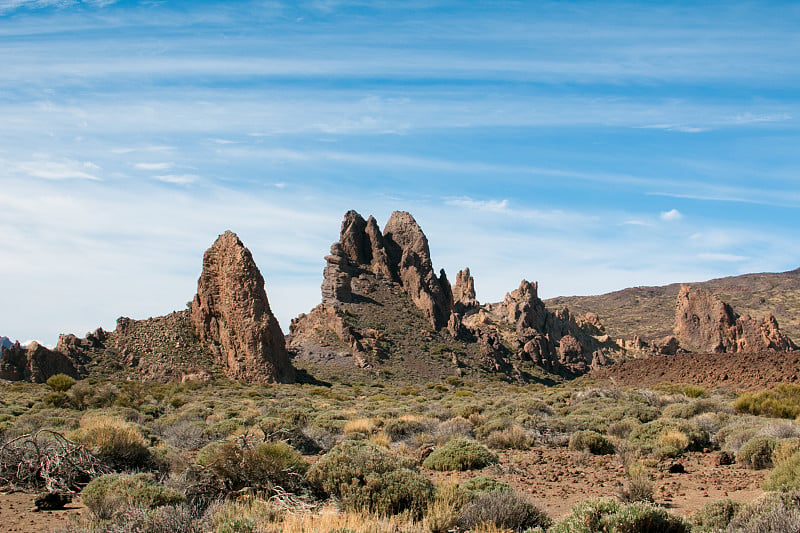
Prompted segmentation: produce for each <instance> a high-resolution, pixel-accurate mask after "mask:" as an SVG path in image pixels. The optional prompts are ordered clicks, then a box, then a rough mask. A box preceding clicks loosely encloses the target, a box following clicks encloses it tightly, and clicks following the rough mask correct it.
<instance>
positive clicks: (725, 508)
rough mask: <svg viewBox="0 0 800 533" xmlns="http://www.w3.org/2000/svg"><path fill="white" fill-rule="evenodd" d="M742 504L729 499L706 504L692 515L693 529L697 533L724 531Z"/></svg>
mask: <svg viewBox="0 0 800 533" xmlns="http://www.w3.org/2000/svg"><path fill="white" fill-rule="evenodd" d="M741 508H742V504H741V503H739V502H735V501H733V500H731V499H724V500H717V501H714V502H708V503H707V504H705V505H704V506H703V508H702V509H700V510H699V511H698V512H697V513H696V514H695V515H694V519H693V522H694V525H695V527H694V529H693V531H695V532H698V533H705V532H707V533H716V532H718V531H725V529H726V528H727V527H728V524H730V523H731V520H733V517H734V516H736V513H738V512H739V510H740V509H741Z"/></svg>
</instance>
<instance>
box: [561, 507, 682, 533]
mask: <svg viewBox="0 0 800 533" xmlns="http://www.w3.org/2000/svg"><path fill="white" fill-rule="evenodd" d="M690 530H691V526H690V525H689V524H688V523H687V522H685V521H684V520H683V519H682V518H679V517H677V516H673V515H671V514H669V513H668V512H667V511H666V510H664V509H662V508H660V507H656V506H655V505H653V504H651V503H646V502H634V503H628V504H620V503H619V502H616V501H614V500H589V501H586V502H583V503H580V504H578V505H576V506H575V507H574V508H573V509H572V512H571V513H570V515H569V516H567V517H566V518H564V519H563V520H562V521H560V522H559V523H558V524H556V525H555V526H554V527H553V529H551V530H549V533H605V532H609V533H610V532H614V533H688V532H689V531H690Z"/></svg>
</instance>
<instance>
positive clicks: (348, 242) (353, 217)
mask: <svg viewBox="0 0 800 533" xmlns="http://www.w3.org/2000/svg"><path fill="white" fill-rule="evenodd" d="M366 228H367V221H366V220H364V218H363V217H362V216H361V215H359V214H358V213H357V212H355V211H353V210H350V211H348V212H347V213H346V214H345V215H344V220H342V229H341V231H340V232H339V244H340V245H341V247H342V251H343V252H344V253H345V255H346V256H347V257H348V258H349V259H350V261H351V262H352V263H353V264H354V265H368V264H369V263H370V261H371V259H372V257H371V256H372V254H371V250H370V245H369V240H368V239H367V234H366V231H365V230H366Z"/></svg>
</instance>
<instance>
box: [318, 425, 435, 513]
mask: <svg viewBox="0 0 800 533" xmlns="http://www.w3.org/2000/svg"><path fill="white" fill-rule="evenodd" d="M410 466H411V464H410V462H409V461H405V460H402V459H400V458H398V457H395V456H393V455H392V454H390V453H389V452H387V451H385V450H383V449H381V448H379V447H378V446H376V445H374V444H372V443H371V442H369V441H344V442H342V443H341V444H337V445H336V446H334V447H333V448H332V449H331V451H329V452H328V453H327V454H325V456H323V457H322V458H321V459H320V460H319V461H317V462H316V463H315V464H314V465H313V466H312V467H311V468H310V469H309V471H308V475H307V478H308V480H309V481H310V482H311V483H312V484H313V485H314V486H316V487H317V488H318V489H320V490H322V491H323V492H325V493H327V494H330V495H333V496H336V497H337V498H340V499H341V501H342V504H343V505H344V506H345V508H346V509H350V510H366V511H369V512H374V513H378V514H397V513H400V512H403V511H409V512H410V513H412V514H413V515H415V516H417V517H419V516H421V515H422V513H423V511H424V510H425V508H426V506H427V504H428V502H429V501H430V499H431V498H432V497H433V493H434V489H433V484H432V483H431V481H430V480H429V479H428V478H426V477H424V476H422V475H421V474H419V473H418V472H415V471H413V470H411V469H410V468H409V467H410Z"/></svg>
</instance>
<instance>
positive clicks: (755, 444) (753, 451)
mask: <svg viewBox="0 0 800 533" xmlns="http://www.w3.org/2000/svg"><path fill="white" fill-rule="evenodd" d="M777 443H778V439H776V438H775V437H767V436H764V435H759V436H756V437H753V438H752V439H750V440H748V441H747V442H745V443H744V444H743V445H742V447H741V448H739V451H738V452H736V462H737V463H739V464H741V465H743V466H746V467H747V468H753V469H755V470H763V469H764V468H769V467H771V466H772V452H773V451H774V450H775V446H776V444H777Z"/></svg>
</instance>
